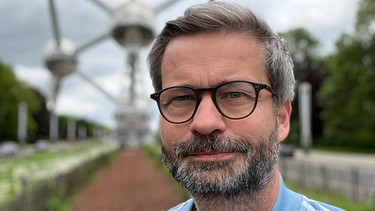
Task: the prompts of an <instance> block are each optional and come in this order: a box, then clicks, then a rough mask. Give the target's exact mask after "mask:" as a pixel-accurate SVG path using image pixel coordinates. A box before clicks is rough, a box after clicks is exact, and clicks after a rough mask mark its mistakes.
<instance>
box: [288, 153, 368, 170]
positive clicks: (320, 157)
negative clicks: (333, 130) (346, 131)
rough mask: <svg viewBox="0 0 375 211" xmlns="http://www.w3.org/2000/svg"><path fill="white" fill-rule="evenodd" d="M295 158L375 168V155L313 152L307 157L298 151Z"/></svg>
mask: <svg viewBox="0 0 375 211" xmlns="http://www.w3.org/2000/svg"><path fill="white" fill-rule="evenodd" d="M295 157H296V158H297V159H300V160H310V161H318V162H324V163H332V164H342V165H348V166H361V167H367V168H375V154H364V153H350V152H328V151H320V150H312V151H311V152H310V153H309V154H307V155H306V154H305V153H303V151H302V150H296V155H295Z"/></svg>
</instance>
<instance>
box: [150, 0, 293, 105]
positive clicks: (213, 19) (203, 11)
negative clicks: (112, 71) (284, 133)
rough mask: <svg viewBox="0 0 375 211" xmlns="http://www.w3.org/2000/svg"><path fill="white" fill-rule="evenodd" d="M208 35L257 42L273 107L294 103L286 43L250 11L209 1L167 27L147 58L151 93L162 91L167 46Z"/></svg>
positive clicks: (291, 70) (170, 22)
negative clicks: (235, 36)
mask: <svg viewBox="0 0 375 211" xmlns="http://www.w3.org/2000/svg"><path fill="white" fill-rule="evenodd" d="M209 32H238V33H244V34H249V35H252V36H253V37H255V38H256V39H258V40H259V42H260V43H261V45H262V48H264V51H265V58H266V61H265V62H266V64H265V68H266V70H267V74H268V77H269V80H270V82H271V87H272V89H273V90H274V91H275V94H276V96H277V97H276V100H275V101H274V103H275V104H276V105H280V104H281V103H282V102H285V101H286V100H293V98H294V85H295V79H294V75H293V61H292V59H291V57H290V55H289V52H288V49H287V46H286V43H285V42H284V40H283V39H282V38H281V37H280V36H279V35H277V34H275V33H274V32H273V31H272V29H271V28H270V27H269V25H268V24H267V23H266V22H265V21H264V20H263V19H261V18H259V17H258V16H257V15H255V14H254V13H252V12H251V11H250V10H248V9H246V8H244V7H241V6H238V5H231V4H228V3H225V2H215V1H210V2H208V3H205V4H201V5H196V6H192V7H190V8H188V9H187V10H186V11H185V13H184V16H182V17H179V18H177V19H176V20H172V21H169V22H167V23H166V25H165V27H164V29H163V30H162V32H161V33H160V35H159V36H157V37H156V39H155V41H154V43H153V46H152V48H151V51H150V53H149V55H148V63H149V65H150V75H151V79H152V83H153V86H154V89H155V90H156V91H158V90H161V89H162V75H161V63H162V60H163V55H164V52H165V49H166V47H167V45H168V43H169V42H170V41H171V40H172V39H175V38H177V37H179V36H182V35H192V34H198V33H209Z"/></svg>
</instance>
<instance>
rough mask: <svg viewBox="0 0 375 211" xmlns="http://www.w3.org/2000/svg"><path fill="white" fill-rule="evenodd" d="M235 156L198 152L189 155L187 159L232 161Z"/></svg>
mask: <svg viewBox="0 0 375 211" xmlns="http://www.w3.org/2000/svg"><path fill="white" fill-rule="evenodd" d="M233 154H234V153H233V152H196V153H189V154H188V155H187V157H188V158H191V159H193V160H198V161H206V162H212V161H222V160H227V159H230V158H231V157H232V156H233Z"/></svg>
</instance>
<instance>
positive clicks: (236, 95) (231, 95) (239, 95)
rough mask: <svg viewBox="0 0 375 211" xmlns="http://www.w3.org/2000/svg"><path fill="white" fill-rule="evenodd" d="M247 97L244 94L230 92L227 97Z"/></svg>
mask: <svg viewBox="0 0 375 211" xmlns="http://www.w3.org/2000/svg"><path fill="white" fill-rule="evenodd" d="M246 96H247V95H246V94H245V93H243V92H229V93H228V94H227V95H226V97H227V98H231V99H235V98H241V97H246Z"/></svg>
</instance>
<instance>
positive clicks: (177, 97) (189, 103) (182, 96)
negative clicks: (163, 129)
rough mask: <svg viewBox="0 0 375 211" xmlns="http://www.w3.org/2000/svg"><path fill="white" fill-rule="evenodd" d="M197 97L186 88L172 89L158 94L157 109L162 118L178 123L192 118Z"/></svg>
mask: <svg viewBox="0 0 375 211" xmlns="http://www.w3.org/2000/svg"><path fill="white" fill-rule="evenodd" d="M196 103H197V97H196V95H195V93H194V91H193V90H192V89H190V88H187V87H172V88H170V89H166V90H164V91H163V92H162V93H161V94H160V100H159V107H160V110H161V112H162V115H163V116H164V118H166V119H167V120H169V121H171V122H175V123H179V122H184V121H187V120H188V119H190V118H191V117H192V116H193V113H194V110H195V106H196Z"/></svg>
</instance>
